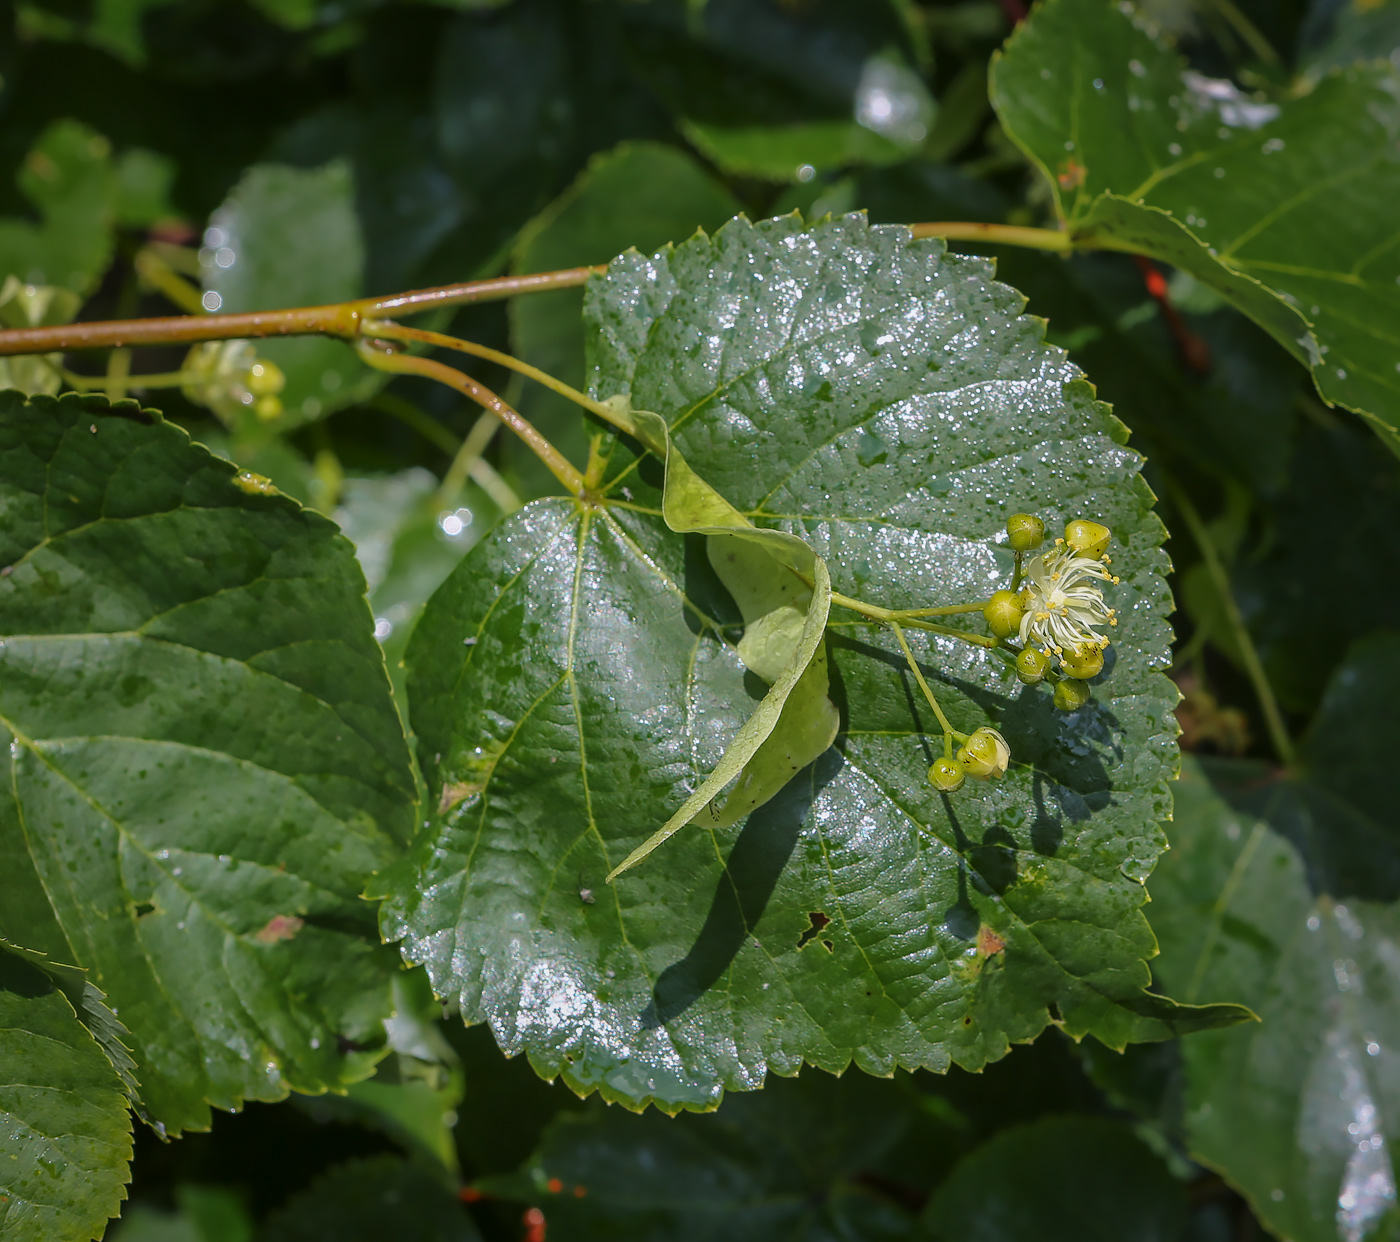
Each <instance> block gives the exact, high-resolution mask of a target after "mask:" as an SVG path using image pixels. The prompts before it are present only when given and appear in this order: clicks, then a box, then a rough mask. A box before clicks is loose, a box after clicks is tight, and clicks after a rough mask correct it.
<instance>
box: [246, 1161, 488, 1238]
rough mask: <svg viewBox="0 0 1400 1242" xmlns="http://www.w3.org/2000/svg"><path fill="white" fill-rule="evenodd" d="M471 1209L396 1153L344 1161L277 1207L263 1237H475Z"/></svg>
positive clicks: (429, 1174)
mask: <svg viewBox="0 0 1400 1242" xmlns="http://www.w3.org/2000/svg"><path fill="white" fill-rule="evenodd" d="M480 1237H481V1235H480V1234H479V1233H478V1232H477V1229H476V1226H475V1225H474V1224H473V1223H472V1219H471V1217H470V1216H468V1215H467V1210H466V1208H464V1207H463V1206H462V1205H461V1203H459V1202H458V1200H457V1196H456V1195H455V1194H454V1193H453V1192H452V1190H451V1189H450V1188H449V1187H448V1186H446V1185H444V1184H443V1182H442V1181H441V1180H440V1179H439V1178H437V1177H435V1176H434V1175H433V1174H432V1173H431V1172H429V1171H428V1170H426V1169H424V1168H423V1167H421V1166H420V1165H416V1164H413V1163H411V1162H409V1161H407V1160H400V1159H397V1158H396V1157H393V1156H379V1157H376V1158H374V1159H370V1160H353V1161H351V1162H349V1163H348V1164H343V1165H341V1166H340V1167H339V1168H338V1169H334V1170H332V1171H331V1172H330V1173H328V1174H326V1176H325V1177H323V1178H321V1179H320V1180H319V1181H317V1182H316V1183H315V1184H314V1185H312V1186H311V1187H310V1188H309V1189H307V1190H305V1191H303V1192H302V1193H301V1194H299V1195H298V1196H297V1197H296V1198H295V1199H293V1200H292V1201H291V1202H290V1203H288V1204H287V1205H286V1206H285V1207H284V1208H282V1209H281V1210H280V1211H278V1212H277V1213H276V1214H275V1215H274V1216H273V1217H272V1218H271V1219H270V1220H269V1221H268V1223H267V1225H266V1226H265V1227H264V1229H263V1232H262V1233H261V1234H259V1238H260V1239H261V1240H262V1242H322V1240H323V1239H325V1238H335V1239H337V1242H383V1240H384V1239H385V1238H412V1239H413V1242H477V1240H478V1239H479V1238H480Z"/></svg>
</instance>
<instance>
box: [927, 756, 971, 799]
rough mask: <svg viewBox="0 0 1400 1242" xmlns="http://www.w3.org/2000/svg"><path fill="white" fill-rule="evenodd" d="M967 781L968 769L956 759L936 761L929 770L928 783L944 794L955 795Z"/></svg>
mask: <svg viewBox="0 0 1400 1242" xmlns="http://www.w3.org/2000/svg"><path fill="white" fill-rule="evenodd" d="M965 780H967V769H966V768H965V767H963V765H962V764H960V763H959V762H958V761H957V760H956V759H935V760H934V761H933V766H932V767H930V768H929V770H928V783H929V784H930V785H932V786H933V787H934V788H935V789H937V790H940V791H941V792H942V793H955V792H956V791H957V790H959V789H961V788H962V786H963V781H965Z"/></svg>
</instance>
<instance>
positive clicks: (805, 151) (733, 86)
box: [627, 0, 936, 182]
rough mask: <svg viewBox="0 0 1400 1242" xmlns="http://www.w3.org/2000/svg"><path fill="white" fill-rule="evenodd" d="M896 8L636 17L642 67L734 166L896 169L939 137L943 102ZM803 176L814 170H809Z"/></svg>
mask: <svg viewBox="0 0 1400 1242" xmlns="http://www.w3.org/2000/svg"><path fill="white" fill-rule="evenodd" d="M900 7H901V6H899V5H897V4H883V3H879V4H866V5H854V6H853V5H844V4H839V3H827V2H825V0H822V2H820V3H817V4H813V5H811V6H809V7H807V8H805V9H803V10H802V11H800V12H798V11H795V10H789V9H787V8H786V7H785V6H783V5H779V4H768V3H755V4H718V3H717V4H708V5H706V6H704V7H703V8H701V9H699V10H692V9H690V8H689V7H688V6H685V5H682V4H679V3H660V4H651V5H647V6H645V7H644V8H636V9H633V10H631V11H630V12H628V14H627V42H628V46H629V52H630V55H631V59H632V62H633V65H634V66H635V69H636V72H637V73H639V74H640V75H641V76H642V77H643V78H644V79H645V80H646V81H647V82H648V84H649V85H650V86H651V88H652V90H653V91H655V92H656V94H657V95H658V96H659V97H660V98H662V99H663V100H664V101H665V102H666V103H667V104H668V105H669V106H670V107H671V108H672V110H673V111H674V112H675V113H676V114H677V119H678V123H679V127H680V129H681V132H682V133H684V134H685V136H686V137H687V138H688V139H690V141H691V142H692V143H693V144H694V145H695V146H696V147H697V149H698V150H700V151H701V152H702V153H703V154H704V155H705V156H707V157H708V158H709V159H710V160H712V161H713V162H714V163H715V164H717V165H718V167H720V168H721V169H722V170H723V171H725V172H727V173H731V174H735V175H739V176H757V177H762V178H765V179H769V180H773V181H777V182H791V181H794V180H797V179H799V178H801V177H810V176H811V175H812V173H811V172H808V171H805V169H808V168H810V169H829V168H839V167H843V166H845V165H847V164H851V163H876V164H879V163H889V162H893V161H897V160H899V159H901V158H903V157H904V156H906V155H908V154H909V153H910V152H911V151H912V150H913V149H915V148H917V147H918V146H919V145H920V144H921V143H922V142H923V141H924V139H925V138H926V137H927V136H928V132H929V128H930V126H931V125H932V123H933V119H934V114H935V111H936V105H935V104H934V102H933V99H932V98H931V97H930V95H929V93H928V89H927V87H926V86H925V84H924V82H923V79H922V78H921V77H920V75H919V74H918V73H917V72H915V71H914V70H913V69H911V68H910V67H909V65H908V63H906V60H905V58H904V55H903V51H904V50H905V49H907V50H908V51H910V52H912V53H914V54H915V56H916V58H917V55H918V52H917V49H916V48H915V46H914V41H913V40H912V39H911V38H910V34H911V23H910V22H909V21H908V20H907V14H901V13H900V12H899V11H898V10H899V9H900ZM799 170H803V171H799Z"/></svg>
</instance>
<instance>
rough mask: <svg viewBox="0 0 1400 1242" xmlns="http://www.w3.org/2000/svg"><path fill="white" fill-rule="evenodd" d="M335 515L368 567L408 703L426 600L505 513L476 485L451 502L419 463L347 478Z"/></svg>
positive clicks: (385, 643) (384, 641)
mask: <svg viewBox="0 0 1400 1242" xmlns="http://www.w3.org/2000/svg"><path fill="white" fill-rule="evenodd" d="M333 516H334V517H335V520H336V522H337V523H339V525H340V528H341V530H342V531H344V532H345V536H346V538H348V539H349V540H350V541H351V542H352V543H353V544H354V545H355V554H356V556H357V557H358V558H359V562H360V567H361V568H362V569H363V570H364V573H365V581H366V584H367V585H368V587H369V602H370V608H371V609H372V610H373V612H374V631H375V635H376V637H378V639H379V641H380V645H381V646H382V647H383V648H384V659H385V662H386V663H387V664H388V667H389V677H390V680H391V681H392V682H393V684H394V693H395V701H396V702H398V703H399V705H400V708H402V707H403V705H404V702H405V700H403V699H401V698H400V695H401V694H403V693H404V685H403V656H404V652H405V651H406V650H407V647H408V638H409V635H410V634H412V633H413V627H414V625H415V624H416V623H417V621H418V617H419V614H420V612H421V611H422V608H423V605H424V603H425V602H426V601H427V599H428V597H429V596H430V595H432V593H433V592H434V591H436V590H437V589H438V587H439V586H441V585H442V582H443V579H444V578H446V577H447V575H448V574H449V573H451V571H452V568H453V566H455V565H456V564H457V562H458V561H459V560H461V559H462V556H463V554H464V553H465V552H466V551H467V549H468V548H470V547H471V546H472V544H474V543H475V542H476V541H477V540H478V539H480V538H481V536H482V534H483V533H484V532H485V531H486V530H488V529H489V528H490V527H491V525H492V523H493V522H494V521H495V520H496V518H497V517H498V516H499V510H497V509H496V507H495V506H494V505H493V504H492V503H491V502H490V500H489V499H487V497H486V496H485V495H483V494H482V493H481V491H480V490H479V489H476V488H472V489H470V490H469V491H465V494H459V495H458V496H457V497H456V498H455V499H452V500H448V499H447V498H445V497H444V496H443V494H442V488H441V486H440V485H439V481H438V479H437V478H436V476H434V475H433V474H432V472H431V471H428V470H424V469H423V468H422V467H421V466H414V467H412V468H410V469H408V470H401V471H399V472H398V473H397V474H389V475H380V476H378V477H372V478H366V477H352V478H348V479H346V480H345V484H344V487H343V489H342V492H341V498H340V504H339V505H337V506H336V510H335V513H334V515H333ZM449 519H455V520H449ZM449 532H451V533H449Z"/></svg>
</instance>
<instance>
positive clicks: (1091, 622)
mask: <svg viewBox="0 0 1400 1242" xmlns="http://www.w3.org/2000/svg"><path fill="white" fill-rule="evenodd" d="M1095 578H1098V579H1101V580H1102V581H1104V582H1117V581H1118V579H1117V578H1115V577H1114V576H1113V575H1112V574H1111V573H1109V572H1108V570H1107V569H1105V568H1104V566H1103V564H1102V563H1101V562H1100V561H1098V560H1096V559H1091V558H1090V557H1087V556H1077V555H1075V552H1074V550H1073V549H1072V548H1069V547H1067V546H1065V545H1064V544H1063V543H1057V545H1056V546H1055V547H1054V548H1052V549H1051V550H1050V551H1049V552H1042V553H1041V554H1040V555H1039V556H1037V557H1034V558H1033V559H1032V560H1031V562H1030V563H1029V564H1028V565H1027V566H1026V584H1025V590H1024V592H1023V593H1022V599H1023V600H1024V602H1025V609H1026V611H1025V615H1024V616H1023V617H1022V618H1021V633H1020V638H1021V642H1022V643H1032V642H1033V643H1037V644H1039V645H1040V646H1041V647H1043V648H1044V649H1045V650H1046V651H1053V652H1054V653H1055V654H1056V655H1059V654H1061V653H1062V652H1065V651H1075V652H1083V651H1088V650H1089V649H1091V648H1095V649H1098V650H1100V651H1101V650H1103V648H1105V647H1107V646H1108V639H1107V638H1105V637H1104V636H1103V635H1102V634H1100V633H1098V632H1097V631H1096V630H1095V629H1094V627H1095V626H1096V625H1117V624H1118V619H1117V617H1116V616H1114V612H1113V609H1112V608H1110V607H1109V606H1108V605H1107V604H1105V603H1104V599H1103V591H1102V590H1101V589H1100V588H1099V587H1098V585H1097V584H1096V583H1095V582H1094V581H1093V579H1095Z"/></svg>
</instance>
